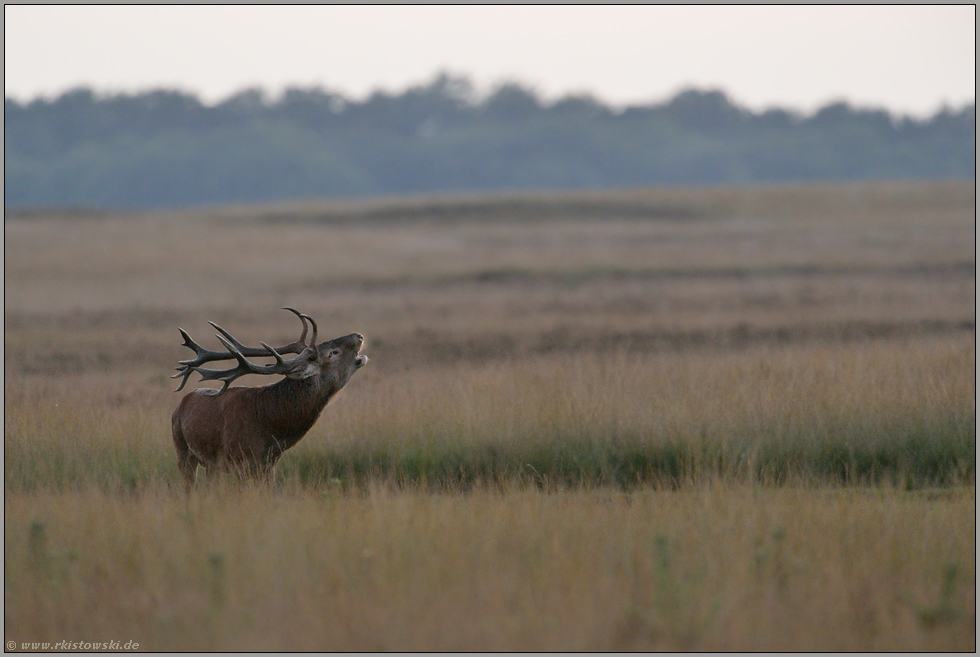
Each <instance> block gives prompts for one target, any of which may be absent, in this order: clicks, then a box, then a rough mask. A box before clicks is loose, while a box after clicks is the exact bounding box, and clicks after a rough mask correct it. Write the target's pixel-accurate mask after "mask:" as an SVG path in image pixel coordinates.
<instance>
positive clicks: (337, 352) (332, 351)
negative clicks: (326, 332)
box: [330, 349, 340, 358]
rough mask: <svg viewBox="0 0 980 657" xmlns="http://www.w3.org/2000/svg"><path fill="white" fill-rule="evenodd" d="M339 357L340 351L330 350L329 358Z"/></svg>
mask: <svg viewBox="0 0 980 657" xmlns="http://www.w3.org/2000/svg"><path fill="white" fill-rule="evenodd" d="M339 355H340V349H331V350H330V357H331V358H333V357H334V356H339Z"/></svg>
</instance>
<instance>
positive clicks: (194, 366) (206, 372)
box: [170, 308, 317, 395]
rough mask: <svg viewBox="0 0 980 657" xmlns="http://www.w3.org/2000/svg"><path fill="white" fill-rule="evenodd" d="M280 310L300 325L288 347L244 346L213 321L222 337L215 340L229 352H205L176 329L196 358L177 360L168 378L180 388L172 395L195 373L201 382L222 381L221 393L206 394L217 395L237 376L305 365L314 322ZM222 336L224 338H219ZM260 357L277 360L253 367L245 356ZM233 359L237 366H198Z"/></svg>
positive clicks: (312, 345) (311, 346)
mask: <svg viewBox="0 0 980 657" xmlns="http://www.w3.org/2000/svg"><path fill="white" fill-rule="evenodd" d="M283 310H288V311H290V312H291V313H293V314H295V315H296V316H297V317H299V319H300V321H301V322H303V332H302V334H300V336H299V340H297V341H296V342H291V343H289V344H286V345H283V346H281V347H276V348H273V347H270V346H269V345H267V344H266V343H264V342H261V341H260V342H259V344H261V345H262V346H261V347H246V346H245V345H243V344H242V343H240V342H239V341H238V340H236V339H235V338H234V336H232V335H231V334H230V333H228V331H226V330H224V329H223V328H221V327H220V326H218V325H217V324H215V323H214V322H208V324H210V325H211V326H213V327H214V328H216V329H217V330H218V332H219V333H220V334H221V335H217V336H216V337H217V338H218V340H220V341H221V344H223V345H224V346H225V348H226V349H228V351H211V350H210V349H205V348H204V347H202V346H201V345H199V344H197V343H196V342H194V340H193V339H192V338H191V336H189V335H188V334H187V331H185V330H184V329H182V328H178V329H177V330H179V331H180V335H181V336H183V338H184V343H183V344H184V346H185V347H188V348H189V349H192V350H193V351H194V353H195V354H196V356H195V357H194V358H192V359H190V360H182V361H178V362H179V363H180V364H179V365H178V366H177V367H176V368H175V369H176V370H177V374H174V375H173V376H171V377H170V378H171V379H176V378H178V377H182V380H181V382H180V385H179V386H177V389H176V390H174V392H178V391H179V390H181V389H183V387H184V385H185V384H186V383H187V379H188V378H189V377H190V375H191V374H192V373H194V372H197V373H198V374H200V375H201V379H200V380H201V381H209V380H214V381H222V382H223V383H224V385H223V386H222V387H221V390H218V391H217V392H208V393H205V394H211V395H220V394H221V393H223V392H224V391H225V390H227V389H228V386H229V384H231V382H232V381H234V380H235V379H237V378H238V377H240V376H243V375H245V374H290V373H292V372H294V371H296V370H297V369H299V368H300V367H301V366H303V365H305V364H306V362H307V361H308V360H309V357H308V354H307V353H306V350H307V349H314V350H315V349H316V335H317V326H316V322H315V321H313V318H312V317H310V316H309V315H304V314H303V313H301V312H299V311H298V310H296V309H294V308H283ZM307 320H309V322H310V324H312V325H313V338H312V340H310V343H309V344H308V345H307V344H306V333H307V330H308V328H309V327H308V326H307V325H306V321H307ZM222 336H223V337H222ZM281 354H299V356H297V357H296V358H293V359H291V360H284V359H283V357H282V356H281ZM248 356H250V357H253V358H255V357H261V356H272V357H274V358H275V359H276V362H275V363H273V364H272V365H256V364H255V363H250V362H249V361H248V360H247V359H246V357H248ZM231 359H235V360H237V361H238V366H237V367H233V368H230V369H227V370H212V369H205V368H202V367H201V365H203V364H204V363H209V362H211V361H216V360H231Z"/></svg>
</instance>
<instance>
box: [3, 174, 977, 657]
mask: <svg viewBox="0 0 980 657" xmlns="http://www.w3.org/2000/svg"><path fill="white" fill-rule="evenodd" d="M975 197H976V193H975V187H974V185H973V184H969V183H908V184H860V185H857V184H852V185H843V184H841V185H809V186H799V187H794V186H785V187H771V188H751V189H749V188H747V189H734V188H729V189H676V190H632V191H630V190H625V191H617V192H595V193H584V192H576V193H560V194H559V193H555V194H546V193H539V194H531V193H528V194H514V195H493V196H472V197H464V196H460V197H444V198H405V199H388V200H376V201H363V202H354V201H349V202H339V201H338V202H325V201H323V202H321V201H309V202H297V203H293V204H280V205H270V206H254V207H239V208H235V207H222V208H213V209H199V210H193V211H181V212H160V213H141V214H114V213H104V214H103V213H97V212H87V211H76V212H32V213H26V212H25V213H10V212H8V213H6V215H5V221H4V640H5V642H6V645H7V649H8V651H18V652H20V651H29V650H32V649H35V650H37V649H44V647H45V646H44V644H45V643H47V644H48V648H49V649H50V648H54V647H55V645H56V644H58V642H80V643H83V644H84V643H92V644H107V645H108V646H109V647H114V646H113V644H111V643H110V642H118V645H119V646H124V645H126V644H127V642H133V643H135V644H138V646H139V649H141V650H156V651H163V650H318V651H343V650H415V651H422V650H440V651H446V650H592V651H598V650H697V651H709V650H710V651H717V650H740V651H776V650H834V651H856V650H862V651H863V650H893V651H894V650H897V651H968V652H969V651H975V650H976V250H975V241H976V228H975V223H974V222H975ZM282 306H292V307H295V308H298V309H299V310H301V311H303V312H305V313H307V314H309V315H311V316H313V317H314V318H315V319H316V320H317V321H318V323H319V326H320V336H321V339H327V338H331V337H336V336H340V335H344V334H347V333H351V332H354V331H357V332H359V333H362V334H363V335H364V336H365V337H366V343H365V345H364V348H363V349H362V353H364V354H367V355H368V356H369V357H370V358H371V361H370V363H369V364H368V365H367V366H366V367H365V368H363V369H362V370H360V371H358V372H357V373H356V374H355V375H354V377H353V378H352V379H351V381H350V383H349V384H348V385H347V387H346V388H345V389H344V390H343V391H342V392H341V393H340V394H339V395H338V396H337V398H335V399H334V400H333V401H332V402H331V403H330V404H329V405H328V406H327V408H326V410H325V411H324V413H323V415H322V416H321V418H320V420H319V421H318V422H317V424H316V425H315V426H314V427H313V429H312V430H311V431H310V433H309V434H308V435H307V436H306V437H305V438H304V439H303V440H302V441H301V442H300V443H299V445H297V446H296V447H295V448H293V449H291V450H289V451H287V452H286V453H285V455H284V456H283V458H282V460H281V461H280V462H279V465H278V468H277V472H276V483H275V484H274V485H273V486H271V487H270V486H263V485H259V484H247V485H239V484H236V483H235V482H234V481H230V480H227V479H225V480H220V481H217V482H211V483H210V484H209V485H206V484H205V483H204V482H203V478H202V481H201V482H200V483H199V484H198V487H197V489H195V490H194V491H193V492H192V493H191V494H189V495H188V494H185V492H184V489H183V483H182V480H181V478H180V475H179V473H178V470H177V466H176V458H175V455H174V449H173V443H172V440H171V436H170V414H171V412H172V410H173V408H174V406H176V404H177V402H178V401H179V400H180V398H181V397H182V396H183V395H184V394H186V391H187V390H190V389H192V388H193V387H194V383H193V381H194V379H195V378H196V377H194V378H192V380H191V383H189V384H188V386H187V388H186V389H185V390H184V391H181V392H179V393H174V392H172V390H173V388H174V387H176V381H174V380H172V379H171V378H169V376H170V374H172V373H173V372H174V370H173V368H174V367H175V366H176V364H177V361H178V360H179V359H184V358H188V357H190V356H191V355H192V354H191V353H190V351H189V350H187V349H186V348H185V347H183V346H181V338H180V336H179V334H178V331H177V327H178V326H180V327H183V328H184V329H186V330H187V331H188V332H189V333H190V335H191V336H192V337H194V338H195V339H196V340H197V341H198V342H200V343H201V344H202V345H204V346H206V347H209V348H218V347H219V343H218V341H217V339H216V338H215V337H213V335H212V334H213V333H214V331H213V329H211V327H210V326H209V325H208V324H207V320H212V321H214V322H216V323H218V324H220V325H221V326H222V327H224V328H226V329H228V330H229V331H230V332H231V333H232V334H234V335H235V337H237V338H238V339H239V340H241V341H242V342H244V343H246V344H251V345H254V344H258V342H259V341H260V340H261V341H265V342H267V343H270V344H283V343H286V342H291V341H293V340H295V339H296V337H297V335H298V331H299V322H298V321H297V320H296V318H295V317H294V316H292V315H291V314H289V313H287V312H284V311H282V310H280V308H281V307H282ZM267 382H268V381H266V380H263V379H262V378H261V377H257V376H249V377H246V378H244V379H243V380H241V381H240V382H239V383H238V385H263V384H265V383H267ZM202 385H206V384H202Z"/></svg>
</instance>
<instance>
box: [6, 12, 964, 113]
mask: <svg viewBox="0 0 980 657" xmlns="http://www.w3.org/2000/svg"><path fill="white" fill-rule="evenodd" d="M4 41H5V43H4V55H5V58H4V59H5V61H4V74H5V75H4V85H5V86H4V92H5V94H6V95H7V96H11V97H14V98H17V99H19V100H26V99H30V98H34V97H36V96H38V95H44V96H51V95H54V94H57V93H60V92H62V91H64V90H65V89H68V88H71V87H76V86H82V85H84V86H91V87H94V88H95V89H97V90H100V91H110V92H112V91H135V90H142V89H149V88H159V87H169V88H178V89H182V90H186V91H191V92H195V93H197V94H199V95H200V96H201V97H202V98H203V99H204V100H206V101H209V102H213V101H217V100H220V99H222V98H225V97H227V96H228V95H230V94H231V93H233V92H235V91H238V90H241V89H243V88H245V87H250V86H259V87H263V88H265V89H267V90H268V91H270V92H272V93H273V94H275V93H277V92H279V91H281V90H282V89H283V88H285V87H286V86H290V85H292V86H306V87H308V86H314V85H318V86H323V87H326V88H328V89H332V90H335V91H339V92H342V93H344V94H345V95H348V96H352V97H356V98H361V97H364V96H365V95H367V94H368V93H370V92H371V91H373V90H375V89H379V88H381V89H385V90H388V91H402V90H403V89H405V88H406V87H408V86H411V85H413V84H419V83H424V82H428V81H430V80H431V79H432V78H433V76H434V75H435V74H436V72H438V71H447V72H450V73H454V74H462V75H467V76H469V77H470V78H471V79H472V80H473V81H474V82H475V83H476V84H477V87H478V89H479V90H481V91H484V92H485V91H487V90H489V89H490V88H491V87H492V86H493V85H495V84H499V83H500V82H503V81H507V80H516V81H519V82H522V83H525V84H528V85H530V86H531V87H533V88H534V89H536V90H537V91H538V92H539V93H541V94H543V95H544V96H545V97H546V98H549V99H553V98H556V97H558V96H561V95H563V94H566V93H570V92H591V93H593V94H594V95H596V96H597V97H599V98H600V99H602V100H604V101H606V102H609V103H613V104H617V105H624V104H636V103H650V102H655V101H656V102H659V101H663V100H665V99H667V98H669V97H670V96H672V95H673V94H674V93H676V92H677V91H678V90H680V89H682V88H685V87H691V86H693V87H698V88H720V89H724V90H725V91H726V92H728V94H729V96H730V97H731V98H732V99H733V100H734V101H736V102H738V103H740V104H742V105H744V106H747V107H750V108H752V109H756V110H758V109H762V108H765V107H772V106H779V107H786V108H792V109H797V110H802V111H812V110H814V109H816V108H817V107H819V106H821V105H824V104H826V103H827V102H830V101H833V100H841V99H844V100H847V101H849V102H851V103H852V104H854V105H858V106H862V107H885V108H887V109H889V110H892V111H894V112H898V113H907V114H913V115H917V116H922V115H927V114H931V113H932V112H934V111H935V110H936V109H938V108H939V107H940V106H941V105H942V104H943V103H948V104H950V105H953V106H954V107H959V106H961V105H962V104H963V103H965V102H969V101H973V100H974V99H975V97H976V86H975V83H976V56H975V55H976V8H975V7H974V6H973V5H958V6H938V7H937V6H880V5H878V6H860V7H851V6H830V7H819V6H818V7H799V6H789V7H787V6H783V7H767V6H752V7H732V6H711V7H689V6H684V7H678V6H671V7H660V6H642V7H640V6H617V7H595V6H592V7H583V6H569V7H560V6H539V7H515V6H510V7H469V6H465V7H459V6H457V7H409V6H384V7H365V6H346V7H328V6H318V7H310V6H292V7H255V6H244V7H234V6H208V7H197V6H174V7H160V6H155V7H145V6H128V7H115V6H97V7H85V6H47V7H44V6H40V7H39V6H30V5H24V6H13V7H11V6H5V7H4Z"/></svg>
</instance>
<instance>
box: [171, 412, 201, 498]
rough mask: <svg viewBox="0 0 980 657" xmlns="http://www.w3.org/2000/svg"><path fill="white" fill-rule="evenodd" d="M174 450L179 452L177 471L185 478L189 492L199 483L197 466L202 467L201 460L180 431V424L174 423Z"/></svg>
mask: <svg viewBox="0 0 980 657" xmlns="http://www.w3.org/2000/svg"><path fill="white" fill-rule="evenodd" d="M173 437H174V449H176V450H177V469H178V470H180V474H181V476H183V477H184V485H185V486H186V488H187V490H190V489H191V488H193V487H194V483H195V482H196V481H197V466H199V465H201V461H200V459H198V458H197V456H195V455H194V453H193V452H192V451H191V449H190V447H189V446H188V445H187V441H186V440H184V433H183V431H181V429H180V422H176V421H175V422H174V423H173Z"/></svg>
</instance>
